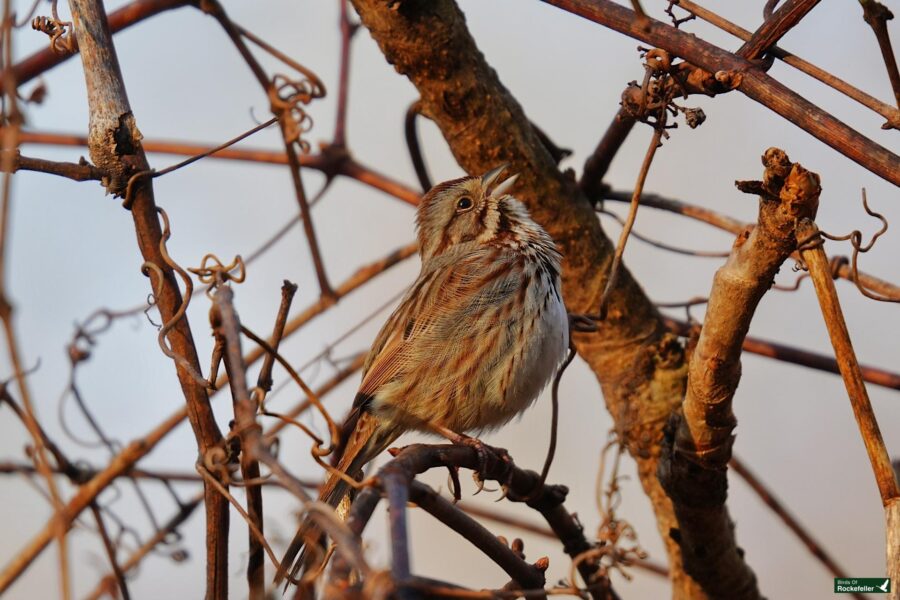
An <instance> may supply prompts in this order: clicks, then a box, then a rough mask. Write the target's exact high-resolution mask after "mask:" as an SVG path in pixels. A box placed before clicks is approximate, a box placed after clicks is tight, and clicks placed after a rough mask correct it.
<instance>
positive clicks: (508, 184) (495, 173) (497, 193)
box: [481, 163, 519, 198]
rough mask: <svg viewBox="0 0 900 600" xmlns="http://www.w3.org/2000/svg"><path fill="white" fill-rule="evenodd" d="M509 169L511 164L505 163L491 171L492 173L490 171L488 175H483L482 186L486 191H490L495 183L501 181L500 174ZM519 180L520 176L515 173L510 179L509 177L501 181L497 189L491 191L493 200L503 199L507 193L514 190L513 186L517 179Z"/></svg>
mask: <svg viewBox="0 0 900 600" xmlns="http://www.w3.org/2000/svg"><path fill="white" fill-rule="evenodd" d="M507 167H509V163H504V164H502V165H500V166H499V167H496V168H494V169H491V170H490V171H488V172H487V173H485V174H484V175H482V176H481V185H482V186H483V187H484V188H485V189H489V188H490V187H491V186H492V185H494V183H495V182H497V180H498V179H500V174H501V173H503V171H505V170H506V169H507ZM518 178H519V174H518V173H514V174H513V175H511V176H510V177H507V178H506V179H504V180H502V181H500V182H499V183H498V184H497V187H495V188H494V189H493V190H492V191H491V197H493V198H500V197H502V196H503V195H504V194H505V193H506V192H508V191H509V189H510V188H512V186H513V185H514V184H515V183H516V179H518Z"/></svg>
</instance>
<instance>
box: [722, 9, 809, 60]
mask: <svg viewBox="0 0 900 600" xmlns="http://www.w3.org/2000/svg"><path fill="white" fill-rule="evenodd" d="M818 3H819V0H787V1H786V2H783V3H782V4H781V6H779V7H778V10H776V11H775V12H774V13H773V14H772V16H771V17H769V18H768V19H766V20H765V22H764V23H763V24H762V26H761V27H760V28H759V29H757V30H756V32H755V33H754V34H753V35H752V36H751V37H750V39H749V40H747V42H746V43H744V45H743V46H741V47H740V49H738V51H737V52H736V54H737V55H738V56H740V57H742V58H746V59H747V60H756V59H757V58H760V57H761V56H762V55H763V54H765V53H766V52H767V51H768V49H769V48H771V47H772V46H774V45H775V44H777V43H778V40H780V39H781V38H782V36H783V35H784V34H786V33H787V32H788V31H790V30H791V29H792V28H793V27H794V25H796V24H797V23H799V22H800V19H802V18H803V17H805V16H806V14H807V13H808V12H809V11H811V10H812V9H813V8H815V6H816V4H818Z"/></svg>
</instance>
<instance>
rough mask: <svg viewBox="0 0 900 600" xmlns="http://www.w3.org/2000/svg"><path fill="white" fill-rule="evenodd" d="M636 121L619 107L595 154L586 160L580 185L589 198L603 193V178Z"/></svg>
mask: <svg viewBox="0 0 900 600" xmlns="http://www.w3.org/2000/svg"><path fill="white" fill-rule="evenodd" d="M635 123H636V120H635V118H634V117H633V116H631V114H629V113H628V111H626V110H625V109H619V111H618V112H617V113H616V116H615V117H613V120H612V123H610V124H609V127H607V129H606V133H604V134H603V137H602V138H600V142H599V143H598V144H597V147H596V148H595V149H594V152H593V154H591V155H590V156H589V157H588V159H587V160H586V161H585V162H584V171H583V172H582V174H581V179H580V180H579V182H578V185H579V186H580V187H581V189H582V191H584V193H585V194H587V196H588V197H589V198H594V197H599V196H600V194H601V193H602V190H603V178H604V177H606V172H607V171H608V170H609V166H610V165H611V164H612V161H613V158H615V156H616V154H618V152H619V148H621V147H622V144H624V143H625V140H626V139H627V138H628V134H629V133H631V130H632V128H633V127H634V124H635Z"/></svg>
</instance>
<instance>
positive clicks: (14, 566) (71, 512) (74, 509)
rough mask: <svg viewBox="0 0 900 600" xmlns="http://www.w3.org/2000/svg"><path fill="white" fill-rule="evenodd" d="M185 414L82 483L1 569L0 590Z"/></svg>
mask: <svg viewBox="0 0 900 600" xmlns="http://www.w3.org/2000/svg"><path fill="white" fill-rule="evenodd" d="M184 416H185V415H184V412H183V411H179V412H176V413H174V414H173V415H171V416H170V417H169V418H168V419H166V420H165V421H163V422H162V423H161V424H159V425H157V426H156V427H155V428H154V429H152V430H151V431H150V432H149V433H148V434H147V435H146V436H144V437H142V438H139V439H137V440H135V441H133V442H131V443H130V444H128V445H127V446H126V447H125V448H123V449H122V451H121V452H120V453H119V454H117V455H116V456H115V458H113V459H112V460H111V461H110V463H109V464H108V465H107V466H106V468H104V469H103V470H102V471H100V472H98V473H97V474H96V475H95V476H94V477H92V478H91V479H90V481H88V482H86V483H85V484H84V485H82V486H81V487H79V488H78V491H77V492H76V493H75V495H74V496H72V498H71V499H70V500H69V501H68V502H67V503H66V504H65V505H64V506H63V508H62V510H61V511H60V513H59V516H58V517H51V519H50V520H49V521H48V522H47V524H46V525H45V526H44V528H43V529H42V530H41V531H40V532H39V533H38V534H37V535H35V536H34V538H32V539H31V541H29V542H28V544H27V545H26V546H25V547H24V548H22V549H21V550H20V551H19V552H18V554H16V556H15V557H14V558H13V559H12V560H11V561H10V562H9V563H8V564H7V565H6V567H5V568H4V569H3V571H2V572H0V594H2V593H3V592H5V591H6V590H7V589H8V588H9V586H10V585H12V584H13V583H14V582H15V581H16V580H17V579H18V578H19V576H20V575H21V574H22V573H24V572H25V570H26V569H27V568H28V567H29V566H31V564H32V563H33V562H34V559H35V558H36V557H37V556H38V555H39V554H40V553H41V552H42V551H43V550H44V548H46V547H47V545H48V544H49V543H50V540H52V539H53V537H54V535H55V534H56V530H57V527H62V528H64V530H68V529H69V528H70V527H71V526H72V522H73V521H74V520H75V519H76V518H78V516H79V515H80V514H81V513H82V511H84V510H85V509H86V508H88V507H89V506H90V504H91V503H92V502H94V501H95V500H96V498H97V496H98V495H99V494H100V493H101V492H102V491H103V490H105V489H106V488H107V487H108V486H109V485H110V484H111V483H112V482H113V481H114V480H115V479H116V478H118V477H122V476H124V475H125V474H127V473H128V472H129V471H130V470H131V469H132V467H133V466H134V465H135V464H136V463H137V462H138V461H139V460H140V459H142V458H143V457H144V456H146V455H147V454H148V453H149V452H150V451H151V450H152V449H153V448H154V447H155V446H156V444H158V443H159V441H160V440H162V439H163V438H164V437H165V436H166V435H168V434H169V433H170V432H171V431H172V430H173V429H175V427H176V426H178V424H179V423H181V421H182V420H183V419H184ZM226 502H227V501H226Z"/></svg>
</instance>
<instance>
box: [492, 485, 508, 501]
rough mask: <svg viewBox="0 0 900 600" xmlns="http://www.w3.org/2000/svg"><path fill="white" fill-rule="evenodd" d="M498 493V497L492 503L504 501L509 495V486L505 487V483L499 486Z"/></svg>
mask: <svg viewBox="0 0 900 600" xmlns="http://www.w3.org/2000/svg"><path fill="white" fill-rule="evenodd" d="M500 492H501V493H500V497H499V498H497V499H496V500H494V502H500V501H501V500H505V499H506V497H507V496H508V495H509V485H507V484H505V483H504V484H503V485H501V486H500Z"/></svg>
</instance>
